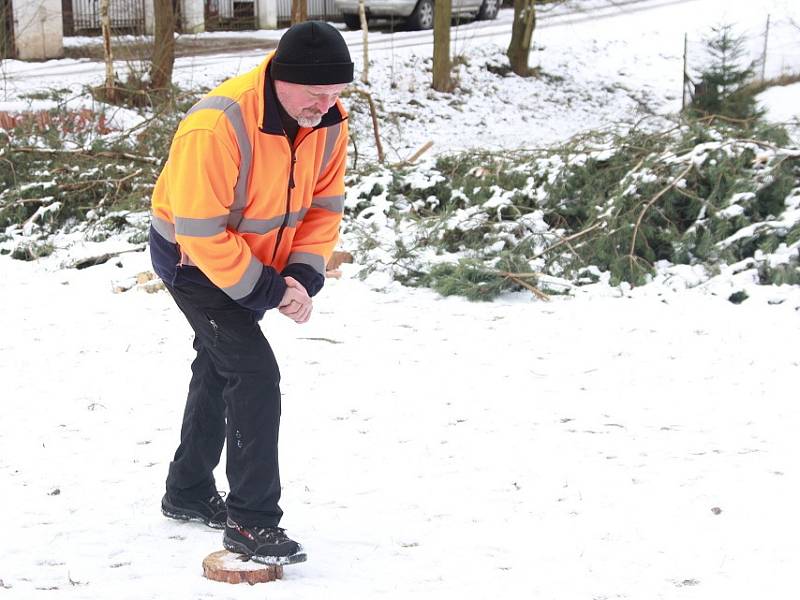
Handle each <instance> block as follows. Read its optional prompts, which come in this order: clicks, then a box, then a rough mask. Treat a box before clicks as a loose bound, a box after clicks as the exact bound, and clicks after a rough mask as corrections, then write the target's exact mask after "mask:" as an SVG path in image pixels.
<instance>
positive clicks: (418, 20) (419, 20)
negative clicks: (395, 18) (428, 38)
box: [408, 0, 433, 29]
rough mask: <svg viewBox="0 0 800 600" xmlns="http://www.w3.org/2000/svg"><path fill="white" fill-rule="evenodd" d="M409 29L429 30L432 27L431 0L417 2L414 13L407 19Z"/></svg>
mask: <svg viewBox="0 0 800 600" xmlns="http://www.w3.org/2000/svg"><path fill="white" fill-rule="evenodd" d="M408 26H409V27H410V28H411V29H431V28H432V27H433V0H419V2H418V3H417V6H416V8H415V9H414V12H413V13H411V16H410V17H408Z"/></svg>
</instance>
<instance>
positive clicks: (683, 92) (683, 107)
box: [681, 33, 689, 111]
mask: <svg viewBox="0 0 800 600" xmlns="http://www.w3.org/2000/svg"><path fill="white" fill-rule="evenodd" d="M688 54H689V34H688V33H684V34H683V77H682V78H681V79H682V80H683V84H682V86H681V110H682V111H683V110H686V79H687V78H688V73H687V69H688V60H689V59H688Z"/></svg>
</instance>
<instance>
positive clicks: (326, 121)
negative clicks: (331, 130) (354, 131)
mask: <svg viewBox="0 0 800 600" xmlns="http://www.w3.org/2000/svg"><path fill="white" fill-rule="evenodd" d="M274 55H275V52H270V54H269V55H268V56H267V58H266V59H265V60H264V62H262V63H261V66H260V67H259V73H258V78H259V85H258V90H259V91H260V92H261V95H262V98H261V101H260V102H259V110H260V111H261V114H260V115H259V123H260V126H259V130H260V131H261V133H270V134H273V135H284V132H283V123H281V115H280V113H279V112H278V97H277V96H276V95H275V87H274V86H273V85H272V78H271V77H270V75H269V63H270V61H271V60H272V57H273V56H274ZM346 118H347V114H346V113H345V112H344V109H343V107H342V103H341V101H339V100H337V101H336V104H334V105H333V106H331V108H330V110H329V111H328V112H327V113H325V115H324V116H323V117H322V120H321V121H320V122H319V125H317V126H316V127H314V129H315V130H316V129H321V128H323V127H330V126H332V125H336V124H337V123H341V122H342V121H344V120H345V119H346ZM301 129H302V128H301Z"/></svg>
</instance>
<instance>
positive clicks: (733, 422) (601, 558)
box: [0, 254, 800, 599]
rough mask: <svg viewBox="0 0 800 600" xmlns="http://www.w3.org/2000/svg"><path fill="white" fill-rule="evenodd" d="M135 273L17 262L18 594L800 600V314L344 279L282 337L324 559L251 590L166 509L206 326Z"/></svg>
mask: <svg viewBox="0 0 800 600" xmlns="http://www.w3.org/2000/svg"><path fill="white" fill-rule="evenodd" d="M121 264H122V265H123V266H122V268H119V267H117V266H115V264H114V263H107V264H106V265H103V266H100V267H94V268H91V269H87V270H83V271H74V270H73V271H60V272H58V271H56V272H54V271H46V270H44V269H43V268H41V266H39V267H38V268H37V265H32V264H28V263H21V262H18V261H11V260H9V259H8V258H7V257H3V258H2V260H0V270H1V271H2V273H3V279H4V284H5V286H6V290H7V291H8V292H7V293H6V294H4V296H3V310H2V311H0V330H2V331H3V332H4V335H3V336H2V338H0V340H2V341H0V380H2V381H3V387H2V389H3V398H4V402H3V405H4V412H3V425H2V427H0V480H2V482H3V489H4V494H3V496H2V501H0V503H2V512H3V514H6V515H9V516H10V518H9V521H8V525H7V528H6V534H5V536H4V541H3V544H2V549H0V579H2V582H3V583H2V585H3V587H5V588H6V589H4V590H3V591H2V594H3V597H8V598H26V599H28V598H39V597H46V596H48V595H52V594H54V593H55V594H57V595H58V597H60V598H64V597H69V598H110V597H114V598H234V597H235V598H263V597H264V596H265V595H266V596H267V597H269V598H276V599H277V598H398V599H399V598H408V597H410V596H412V595H413V596H414V597H421V598H454V599H455V598H559V599H572V598H575V599H578V598H581V599H585V598H630V599H643V598H647V599H650V598H676V599H677V598H703V599H708V598H725V599H734V598H742V599H744V598H757V597H763V598H771V599H779V598H785V599H789V598H794V597H796V590H797V586H796V573H797V569H798V568H800V547H799V546H798V545H799V544H800V542H798V540H797V536H796V535H794V532H796V531H797V530H798V526H800V517H798V512H797V501H798V491H799V490H800V472H798V469H797V464H798V458H800V456H798V450H797V444H796V432H797V431H798V428H799V427H800V413H799V412H798V410H797V402H796V394H795V393H793V390H794V389H795V388H796V381H797V376H798V368H799V367H800V362H798V358H797V352H796V345H797V339H798V335H800V323H798V305H797V303H796V302H795V303H790V302H784V303H783V304H780V305H777V306H773V305H769V304H768V303H766V302H751V301H748V302H745V303H744V304H742V305H739V306H735V305H733V304H731V303H729V302H727V301H726V300H725V299H724V298H722V297H718V296H713V295H710V294H707V293H704V292H702V291H699V290H688V291H683V292H679V293H673V292H667V291H663V290H662V291H660V292H656V291H654V289H653V288H650V289H647V288H643V289H642V290H641V291H639V290H637V292H636V293H629V294H625V295H624V296H623V294H620V293H618V292H617V293H616V296H618V297H614V294H610V293H609V294H608V295H607V296H606V297H603V296H602V295H600V294H589V295H587V296H586V297H581V298H577V299H574V300H555V301H554V302H552V303H532V302H530V301H528V299H527V298H524V297H508V298H505V299H503V300H500V301H497V302H494V303H491V304H471V303H468V302H465V301H462V300H457V299H442V298H439V297H437V296H435V295H434V294H432V293H430V292H427V291H421V290H415V291H412V290H407V289H402V288H399V287H397V286H395V287H393V288H392V289H391V290H387V291H386V292H383V293H382V292H376V291H369V290H367V289H366V288H365V286H364V285H363V284H361V283H359V282H356V281H354V280H348V279H343V280H341V281H336V280H333V281H329V282H328V285H327V288H326V290H325V291H324V293H323V294H322V295H321V296H320V297H319V300H318V301H317V304H316V313H315V315H314V317H313V318H312V320H311V322H310V323H309V324H308V325H306V326H296V325H294V324H293V323H291V322H290V321H288V320H287V319H284V318H283V317H281V316H280V315H270V316H268V317H267V319H266V321H265V322H264V324H263V326H264V329H265V331H266V332H267V335H268V336H269V338H270V340H271V341H272V344H273V346H274V349H275V352H276V354H277V355H278V357H279V359H280V363H281V368H282V375H283V381H284V384H283V386H282V387H283V392H284V402H283V428H282V433H281V436H282V443H281V456H282V473H283V484H284V496H283V503H282V504H283V507H284V509H285V511H286V516H285V517H284V521H283V525H285V526H286V527H287V528H288V529H289V531H290V533H293V534H294V535H296V536H297V537H298V538H299V539H301V540H302V541H303V542H304V543H305V544H306V547H307V549H308V551H309V556H310V560H309V562H308V563H306V564H304V565H299V566H295V567H290V568H287V569H286V572H285V578H284V580H283V581H281V582H277V583H272V584H268V587H266V586H265V585H262V586H258V587H256V588H249V587H246V586H245V587H242V586H238V587H236V588H232V587H228V586H226V585H225V584H220V583H215V582H209V581H206V580H204V579H203V578H202V576H201V569H200V563H201V561H202V559H203V557H204V556H205V555H206V554H208V553H210V552H211V551H213V550H216V549H218V548H219V547H220V544H221V539H220V534H219V532H213V531H211V530H206V529H205V528H204V527H202V526H200V525H196V524H178V523H174V522H172V521H168V520H166V519H164V518H163V517H161V515H160V513H159V510H158V502H159V498H160V494H161V493H162V486H163V479H164V476H165V473H166V468H167V464H168V462H169V459H170V458H171V453H172V452H173V450H174V446H175V445H176V443H177V439H178V430H179V424H180V416H181V411H182V403H183V398H184V394H185V388H186V384H187V381H188V373H189V363H190V360H191V358H192V357H191V334H190V330H189V328H188V326H187V325H186V324H185V323H184V321H183V319H182V317H181V315H180V313H179V312H178V310H177V309H176V308H175V306H174V305H173V304H172V302H171V300H170V299H169V297H168V296H167V295H166V294H163V293H161V294H154V295H153V294H146V293H144V292H128V293H126V294H119V295H114V294H111V292H110V282H111V281H113V280H114V279H115V278H117V277H118V276H119V275H118V274H119V273H121V272H127V271H131V270H136V269H143V268H145V267H146V257H145V256H143V255H141V254H138V255H136V254H132V255H126V256H125V257H124V258H123V259H122V263H121ZM645 290H646V291H645ZM218 481H219V482H221V487H225V485H224V483H223V482H224V481H225V480H224V471H223V470H222V469H220V470H219V471H218ZM54 588H57V590H58V591H57V592H53V591H37V590H50V589H54Z"/></svg>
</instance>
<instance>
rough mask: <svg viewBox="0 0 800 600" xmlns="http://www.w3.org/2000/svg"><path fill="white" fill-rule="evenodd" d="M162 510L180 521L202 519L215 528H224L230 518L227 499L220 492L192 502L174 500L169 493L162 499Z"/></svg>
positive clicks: (171, 517)
mask: <svg viewBox="0 0 800 600" xmlns="http://www.w3.org/2000/svg"><path fill="white" fill-rule="evenodd" d="M161 512H162V513H164V516H165V517H169V518H170V519H178V520H179V521H200V522H201V523H205V524H206V525H208V526H209V527H213V528H214V529H224V528H225V521H226V520H227V518H228V510H227V509H226V508H225V500H223V499H222V496H220V495H219V492H217V493H215V494H214V495H213V496H211V497H209V498H208V499H206V500H193V501H190V502H184V501H178V500H175V501H173V499H172V498H170V497H169V496H168V495H167V494H164V497H163V498H162V499H161Z"/></svg>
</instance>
